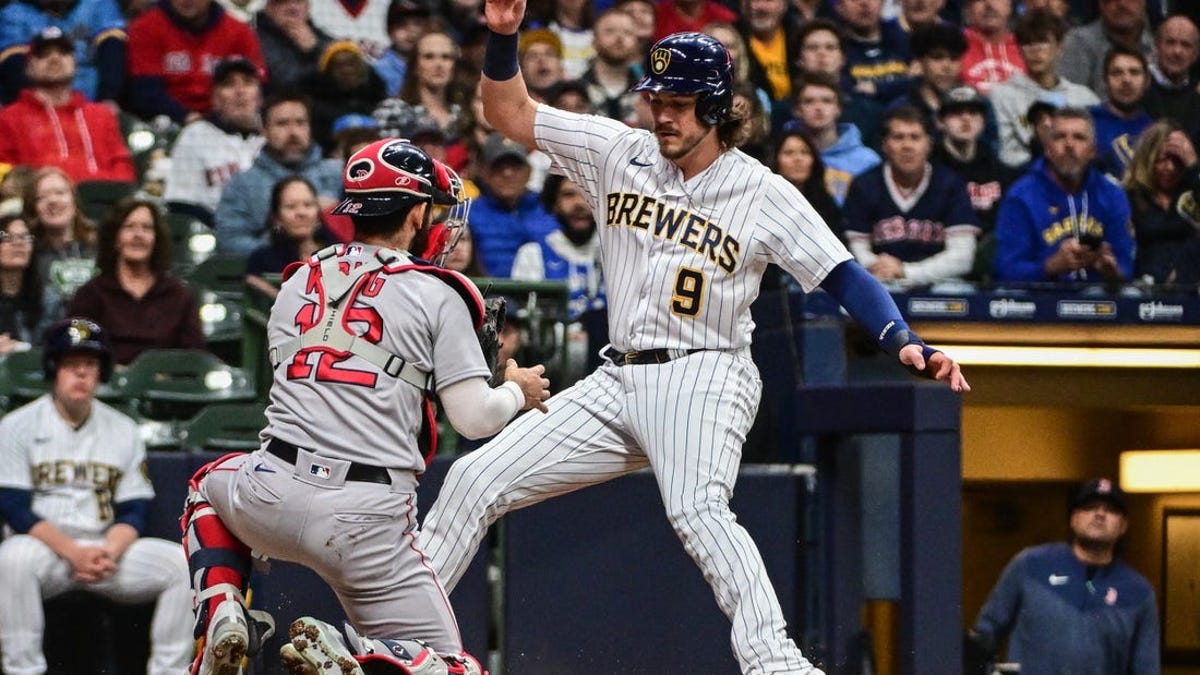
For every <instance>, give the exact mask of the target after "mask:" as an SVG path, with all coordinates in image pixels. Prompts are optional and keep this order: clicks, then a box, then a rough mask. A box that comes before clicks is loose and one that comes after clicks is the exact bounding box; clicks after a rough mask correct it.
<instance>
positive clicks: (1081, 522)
mask: <svg viewBox="0 0 1200 675" xmlns="http://www.w3.org/2000/svg"><path fill="white" fill-rule="evenodd" d="M1070 507H1071V509H1070V527H1071V540H1070V541H1068V542H1059V543H1050V544H1042V545H1039V546H1032V547H1030V548H1027V549H1025V550H1023V551H1021V552H1020V553H1018V554H1017V555H1016V557H1015V558H1013V559H1012V561H1011V562H1010V563H1009V564H1008V566H1007V567H1006V568H1005V569H1004V572H1003V574H1001V576H1000V580H999V581H998V582H996V586H995V588H993V589H992V592H991V594H990V595H989V596H988V599H987V602H986V603H985V604H984V606H983V609H981V610H980V611H979V616H978V618H976V620H975V626H974V628H973V629H972V631H971V633H970V635H971V638H972V641H973V642H974V643H975V644H977V645H979V646H980V647H982V648H983V650H984V651H986V652H995V650H996V649H997V648H998V647H999V645H1000V644H1001V643H1002V642H1003V641H1004V638H1005V637H1008V655H1007V657H1008V658H1007V660H1008V661H1011V662H1015V663H1020V664H1021V673H1022V674H1023V675H1049V674H1052V673H1053V674H1059V673H1088V675H1158V673H1159V672H1160V669H1161V667H1162V666H1161V664H1160V657H1159V628H1158V610H1157V603H1156V602H1155V599H1154V588H1153V587H1152V586H1151V585H1150V582H1149V581H1147V580H1146V578H1145V577H1143V576H1142V575H1141V574H1138V572H1137V571H1136V570H1134V569H1133V568H1132V567H1130V566H1129V565H1127V564H1126V563H1124V562H1122V561H1121V560H1120V559H1119V558H1118V557H1117V545H1118V543H1119V542H1120V539H1121V537H1122V536H1124V534H1125V531H1126V529H1127V528H1128V525H1129V523H1128V521H1127V520H1126V516H1125V513H1126V511H1125V496H1124V494H1123V493H1122V492H1121V489H1120V488H1119V487H1117V485H1116V484H1115V483H1114V482H1113V481H1112V480H1109V479H1107V478H1099V479H1095V480H1090V481H1088V482H1086V483H1084V484H1083V485H1082V486H1081V487H1080V488H1079V489H1078V491H1077V492H1076V493H1075V494H1074V495H1072V498H1071V501H1070Z"/></svg>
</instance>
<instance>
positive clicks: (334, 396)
mask: <svg viewBox="0 0 1200 675" xmlns="http://www.w3.org/2000/svg"><path fill="white" fill-rule="evenodd" d="M344 187H345V191H346V198H345V199H344V200H343V201H342V203H341V204H339V205H338V206H337V207H336V208H335V210H334V213H338V214H344V215H348V216H350V218H351V219H352V220H353V222H354V228H355V240H354V242H353V243H351V244H339V245H336V246H332V247H330V248H327V249H325V250H322V251H319V252H318V253H316V254H314V255H313V256H312V258H310V259H309V260H307V261H304V262H301V263H295V264H294V265H293V266H292V267H289V268H288V270H286V271H285V272H284V281H283V283H282V286H281V288H280V292H279V296H278V298H277V299H276V301H275V305H274V306H273V307H272V309H271V316H270V319H269V321H268V324H267V332H268V340H269V347H270V357H271V363H272V365H273V367H274V382H273V384H272V387H271V394H270V403H269V405H268V407H267V411H266V416H267V427H266V429H264V430H263V432H262V441H263V442H262V447H261V448H260V449H259V450H257V451H255V452H253V453H250V454H248V455H231V456H227V457H224V458H221V459H219V460H217V461H215V462H212V463H211V464H209V465H207V466H205V467H204V468H202V469H201V470H200V471H199V472H197V474H196V476H194V477H193V479H192V481H191V491H190V494H189V498H188V506H187V509H186V511H185V513H184V516H183V520H182V524H183V527H184V546H185V548H186V550H187V554H188V560H189V565H190V567H191V576H192V583H193V588H194V590H195V603H196V604H195V606H196V637H197V638H203V639H204V644H203V647H202V649H201V650H200V653H199V655H198V657H197V659H196V662H195V663H194V665H193V667H192V673H193V675H194V674H196V673H199V674H201V675H209V674H212V673H215V674H218V675H233V674H235V673H237V672H239V669H240V665H241V662H242V657H243V656H244V655H245V654H247V653H248V652H249V653H253V651H254V650H255V649H256V648H257V644H256V642H257V639H256V636H255V635H254V632H255V631H254V630H253V629H252V627H253V623H254V622H252V621H250V619H249V616H248V614H249V613H248V612H247V610H246V608H245V603H244V598H243V592H244V590H245V587H246V581H247V578H248V575H249V568H250V559H251V551H252V550H253V552H254V554H255V555H261V556H265V557H268V558H277V559H280V560H288V561H292V562H296V563H300V564H302V565H305V566H307V567H310V568H311V569H313V570H314V571H315V572H317V574H319V575H320V576H321V578H322V579H324V580H325V581H326V582H327V583H328V584H329V585H330V586H331V587H332V588H333V590H334V592H335V593H336V594H337V597H338V599H339V601H340V602H341V604H342V607H343V609H344V610H345V611H346V615H347V617H348V618H349V622H350V624H351V625H352V627H353V629H354V630H355V631H356V632H357V633H361V634H363V635H370V636H372V638H370V639H367V640H366V642H369V641H370V640H371V639H378V638H383V639H388V640H398V639H402V638H403V639H419V640H422V641H424V643H426V644H427V645H428V647H429V649H431V650H432V651H433V652H436V654H437V655H438V656H439V657H440V658H439V660H438V663H439V664H441V663H445V664H446V665H445V667H441V666H439V669H438V671H431V672H443V673H444V672H450V673H456V672H461V673H472V672H479V671H480V670H481V669H480V667H479V664H478V662H477V661H475V660H474V659H473V658H471V657H470V656H469V655H467V654H466V653H465V652H463V649H462V640H461V637H460V635H459V632H458V625H457V622H456V621H455V618H454V613H453V611H452V610H451V607H450V603H449V601H448V600H447V598H446V592H445V590H444V589H443V588H442V584H441V582H440V581H439V580H438V579H437V577H436V576H435V575H434V573H433V571H432V569H430V567H429V566H428V564H427V563H426V562H425V560H424V554H423V553H422V551H421V550H420V548H419V547H418V546H417V543H416V535H417V504H416V486H417V481H418V478H419V476H420V475H421V472H422V471H424V469H425V466H426V462H427V461H428V459H430V458H431V456H432V453H433V452H434V447H433V446H434V445H435V444H436V425H435V424H434V423H433V417H432V409H433V404H432V397H433V395H434V394H435V393H436V395H437V397H438V399H440V401H441V403H442V405H443V406H444V408H445V411H446V415H447V417H448V419H449V421H450V423H451V424H452V425H453V426H454V428H455V429H456V430H457V431H458V432H459V433H460V434H462V435H463V436H466V437H468V438H479V437H482V436H488V435H491V434H494V433H496V432H497V431H499V430H500V428H501V427H503V426H504V425H505V424H506V423H507V422H508V421H509V420H510V419H511V418H512V417H513V416H514V415H516V413H517V412H518V411H520V410H528V409H531V408H538V409H540V410H543V411H544V410H545V408H544V406H543V405H542V401H543V400H545V399H546V398H547V397H548V396H549V382H548V380H546V379H545V378H544V377H543V372H544V368H543V367H542V366H540V365H538V366H534V367H532V368H521V367H519V366H518V365H517V363H516V362H515V361H512V360H509V361H508V362H507V364H506V367H505V369H504V380H505V381H504V382H503V383H502V384H500V385H499V386H497V387H495V388H492V387H490V386H489V385H488V383H487V380H488V377H489V375H490V374H491V372H490V369H489V367H488V364H487V363H486V362H485V359H484V356H483V353H482V351H481V349H480V345H479V343H478V342H477V340H476V336H475V330H478V329H479V328H480V326H481V324H482V323H483V321H484V315H485V311H484V303H483V299H482V297H481V296H480V293H479V291H478V289H476V287H475V286H474V284H472V283H471V281H470V280H469V279H467V278H466V277H464V276H462V275H461V274H458V273H456V272H452V271H449V270H446V269H444V268H442V267H439V266H437V265H434V264H431V263H429V262H426V261H424V260H421V259H420V258H416V257H414V256H412V255H411V254H409V253H407V252H406V249H407V248H408V247H409V246H410V245H411V243H412V240H413V237H414V235H416V234H417V233H418V232H419V231H421V230H423V229H426V228H428V227H429V226H430V223H431V220H432V217H431V215H432V213H433V211H434V210H435V209H448V215H447V217H446V226H447V227H448V228H450V229H451V230H453V229H454V228H461V227H463V226H464V223H465V221H466V213H467V210H468V208H469V200H467V199H466V198H465V196H464V195H463V192H462V183H461V181H460V180H459V179H458V177H457V176H456V175H455V174H454V172H453V171H452V170H450V169H449V168H448V167H446V166H445V165H443V164H441V163H440V162H438V161H435V160H433V159H431V158H430V157H429V156H428V155H427V154H425V152H423V151H422V150H420V149H419V148H417V147H416V146H413V145H412V144H410V143H408V142H407V141H402V140H396V139H385V140H382V141H377V142H375V143H372V144H371V145H369V146H367V147H365V148H363V149H362V150H360V151H358V152H357V153H355V154H354V155H353V156H352V157H351V158H350V159H349V160H348V162H347V164H346V169H345V180H344ZM448 240H449V241H451V242H452V241H453V240H454V237H449V238H448ZM324 628H325V627H324V625H323V624H322V625H321V626H318V625H317V622H315V621H313V620H308V619H301V620H299V621H297V622H296V623H294V624H293V625H292V627H291V630H290V633H291V636H292V637H293V638H294V639H293V640H292V642H291V643H289V644H286V645H284V647H283V650H282V652H281V654H282V656H283V658H284V660H285V663H287V664H288V666H289V667H290V668H292V669H293V671H294V672H339V673H340V672H346V673H350V672H356V669H357V668H358V665H357V664H356V663H355V662H354V661H352V660H351V661H349V662H343V663H331V661H330V659H329V658H328V657H327V656H326V655H323V654H320V653H317V652H318V651H319V649H317V648H323V647H327V646H329V644H328V643H329V642H331V641H333V637H334V636H330V635H325V634H319V633H320V632H321V631H322V630H323V629H324ZM423 653H424V656H419V660H422V661H426V660H428V658H429V654H428V652H423ZM397 655H399V654H398V653H397ZM413 656H418V655H413ZM366 658H368V657H363V658H362V659H360V660H365V659H366ZM369 658H370V660H371V661H372V662H377V661H378V660H379V658H380V655H379V654H373V655H370V656H369ZM405 661H411V659H403V658H402V659H401V660H400V662H398V663H397V665H401V666H404V665H405V664H404V663H403V662H405ZM412 665H414V664H412V663H409V664H408V666H409V668H408V670H412V668H411V666H412ZM330 668H334V670H328V669H330ZM401 672H407V671H406V670H401ZM422 672H423V671H422Z"/></svg>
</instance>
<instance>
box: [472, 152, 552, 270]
mask: <svg viewBox="0 0 1200 675" xmlns="http://www.w3.org/2000/svg"><path fill="white" fill-rule="evenodd" d="M479 164H480V167H481V169H482V175H481V176H480V178H481V179H482V180H481V184H480V195H479V197H477V198H476V199H475V200H474V201H473V202H472V203H471V214H470V216H469V217H468V221H467V223H468V225H470V227H471V237H472V239H473V240H474V242H475V248H476V250H477V251H478V252H479V260H480V262H481V263H483V271H484V273H485V274H487V275H488V276H490V277H502V278H508V277H511V276H512V268H513V261H514V260H515V259H516V256H517V249H519V248H521V246H522V245H524V244H528V243H530V242H539V241H542V240H543V239H545V238H546V236H547V235H549V234H550V233H551V232H554V231H555V230H557V229H558V228H559V226H558V220H556V219H555V218H554V216H552V215H551V214H550V213H549V212H548V211H546V209H545V208H543V206H542V203H541V200H540V198H539V196H538V193H536V192H534V191H532V190H529V189H527V188H526V184H527V183H528V182H529V174H530V173H531V171H532V168H531V167H530V164H529V155H528V150H526V148H525V146H523V145H521V144H519V143H516V142H514V141H510V140H508V139H507V138H505V137H504V136H502V135H501V134H499V133H492V134H491V135H489V136H488V138H487V140H486V141H484V143H483V147H482V148H481V149H480V156H479Z"/></svg>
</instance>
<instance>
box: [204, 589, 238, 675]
mask: <svg viewBox="0 0 1200 675" xmlns="http://www.w3.org/2000/svg"><path fill="white" fill-rule="evenodd" d="M249 647H250V629H249V626H248V625H247V622H246V613H245V609H244V608H243V607H242V603H240V602H238V601H237V600H232V599H231V600H226V601H224V602H222V603H221V604H219V605H217V609H216V611H215V612H213V616H212V618H211V620H210V621H209V622H208V631H207V632H206V633H205V636H204V646H203V649H202V651H201V652H200V656H199V657H197V660H198V663H197V664H196V666H195V667H194V668H193V669H192V672H193V673H194V674H195V675H240V673H241V672H242V659H244V658H245V657H246V652H247V650H248V649H249Z"/></svg>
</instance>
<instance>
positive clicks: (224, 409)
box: [180, 402, 267, 452]
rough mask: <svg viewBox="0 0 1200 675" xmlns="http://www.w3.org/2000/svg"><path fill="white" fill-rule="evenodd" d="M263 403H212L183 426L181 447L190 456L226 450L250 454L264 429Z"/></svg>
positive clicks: (265, 421)
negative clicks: (201, 452) (190, 453)
mask: <svg viewBox="0 0 1200 675" xmlns="http://www.w3.org/2000/svg"><path fill="white" fill-rule="evenodd" d="M264 408H265V404H264V403H259V402H255V403H214V404H211V405H208V406H205V407H204V408H203V409H202V410H201V411H200V412H198V413H196V416H195V417H193V418H192V419H190V420H188V421H186V422H183V423H182V424H181V425H180V426H181V433H180V443H181V445H182V446H183V448H184V449H186V450H188V451H192V452H196V451H201V450H228V451H230V452H238V451H241V452H249V451H251V450H255V449H257V448H258V446H259V445H260V443H259V439H258V434H259V432H260V431H262V430H263V427H265V426H266V425H267V417H266V415H265V414H264V412H265V411H264Z"/></svg>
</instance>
